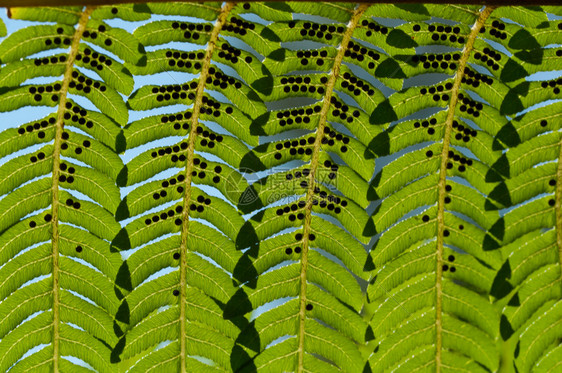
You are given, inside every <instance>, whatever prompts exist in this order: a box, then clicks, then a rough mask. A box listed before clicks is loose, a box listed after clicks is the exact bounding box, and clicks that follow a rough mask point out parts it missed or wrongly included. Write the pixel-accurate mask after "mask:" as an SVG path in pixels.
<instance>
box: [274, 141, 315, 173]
mask: <svg viewBox="0 0 562 373" xmlns="http://www.w3.org/2000/svg"><path fill="white" fill-rule="evenodd" d="M309 140H310V138H309ZM312 142H313V143H314V140H313V141H312ZM277 145H279V144H277ZM308 175H310V169H309V168H304V169H303V170H302V171H298V170H297V171H295V172H294V173H292V172H287V173H286V174H285V179H287V180H293V178H294V179H295V180H296V179H300V178H301V177H307V176H308Z"/></svg>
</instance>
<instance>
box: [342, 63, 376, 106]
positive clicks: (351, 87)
mask: <svg viewBox="0 0 562 373" xmlns="http://www.w3.org/2000/svg"><path fill="white" fill-rule="evenodd" d="M343 78H344V79H345V81H343V82H342V83H341V86H342V87H343V88H346V89H347V90H348V91H349V92H350V93H353V95H354V96H359V95H360V94H361V91H363V92H365V93H367V94H368V95H369V96H372V95H374V94H375V91H374V90H373V89H372V88H369V84H368V83H367V82H365V81H364V80H362V79H359V78H357V77H355V76H353V75H351V74H350V73H348V72H345V73H343ZM354 114H355V112H354ZM354 116H355V115H354ZM357 116H359V112H358V111H357Z"/></svg>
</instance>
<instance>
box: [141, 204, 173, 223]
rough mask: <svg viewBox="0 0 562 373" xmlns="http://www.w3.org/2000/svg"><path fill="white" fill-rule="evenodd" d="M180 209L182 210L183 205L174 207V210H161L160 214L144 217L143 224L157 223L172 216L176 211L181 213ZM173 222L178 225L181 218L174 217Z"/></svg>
mask: <svg viewBox="0 0 562 373" xmlns="http://www.w3.org/2000/svg"><path fill="white" fill-rule="evenodd" d="M182 211H183V207H181V206H177V207H176V208H175V211H174V210H173V209H170V210H168V211H167V212H162V213H160V214H154V215H152V218H146V219H145V220H144V224H146V225H150V224H152V223H157V222H158V221H160V220H166V219H168V218H171V217H173V216H174V215H175V214H176V213H177V214H181V212H182ZM174 224H176V225H178V226H179V225H181V219H176V220H175V221H174Z"/></svg>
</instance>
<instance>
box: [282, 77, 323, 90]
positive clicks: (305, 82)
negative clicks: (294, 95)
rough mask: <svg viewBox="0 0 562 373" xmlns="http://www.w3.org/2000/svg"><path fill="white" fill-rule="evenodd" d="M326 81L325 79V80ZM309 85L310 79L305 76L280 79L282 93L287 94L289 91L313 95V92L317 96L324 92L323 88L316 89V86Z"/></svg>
mask: <svg viewBox="0 0 562 373" xmlns="http://www.w3.org/2000/svg"><path fill="white" fill-rule="evenodd" d="M323 78H325V77H323ZM326 81H327V78H326ZM310 83H311V79H310V77H308V76H306V77H304V78H303V77H301V76H297V77H294V76H291V77H288V78H281V84H282V85H284V87H283V92H285V93H289V92H291V91H293V92H299V91H300V92H302V93H305V92H310V93H314V92H318V93H319V94H323V93H324V92H325V90H324V87H318V88H317V87H316V85H313V84H310Z"/></svg>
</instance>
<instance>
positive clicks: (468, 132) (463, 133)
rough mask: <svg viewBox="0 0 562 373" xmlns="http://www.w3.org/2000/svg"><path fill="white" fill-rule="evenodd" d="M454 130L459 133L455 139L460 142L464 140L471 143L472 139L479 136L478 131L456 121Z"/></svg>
mask: <svg viewBox="0 0 562 373" xmlns="http://www.w3.org/2000/svg"><path fill="white" fill-rule="evenodd" d="M453 129H455V130H456V131H457V133H456V134H455V139H457V140H459V141H460V140H461V139H462V141H464V142H469V141H470V138H471V137H476V135H477V134H478V132H476V130H474V129H472V128H470V127H469V126H466V127H465V126H463V125H462V124H459V122H457V121H456V120H454V121H453Z"/></svg>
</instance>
